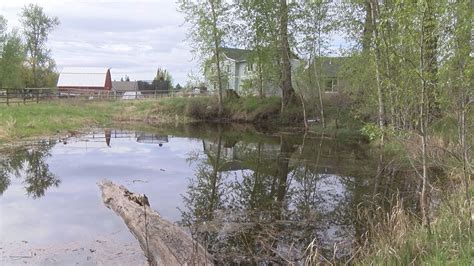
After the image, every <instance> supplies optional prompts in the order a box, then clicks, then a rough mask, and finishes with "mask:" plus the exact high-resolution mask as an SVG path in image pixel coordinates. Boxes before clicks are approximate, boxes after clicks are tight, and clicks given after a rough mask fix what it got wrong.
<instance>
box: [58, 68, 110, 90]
mask: <svg viewBox="0 0 474 266" xmlns="http://www.w3.org/2000/svg"><path fill="white" fill-rule="evenodd" d="M58 89H59V91H74V92H78V93H81V92H87V93H91V92H95V93H100V92H102V91H104V92H108V91H110V90H112V78H111V75H110V69H109V68H64V69H63V71H61V73H60V74H59V79H58Z"/></svg>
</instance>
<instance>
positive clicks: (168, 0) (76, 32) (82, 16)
mask: <svg viewBox="0 0 474 266" xmlns="http://www.w3.org/2000/svg"><path fill="white" fill-rule="evenodd" d="M28 3H35V4H38V5H39V6H42V7H43V8H44V11H45V13H46V14H47V15H49V16H56V17H58V18H59V20H60V22H61V24H60V26H59V27H58V28H57V29H56V30H55V31H54V32H53V33H52V34H51V35H50V38H49V48H50V49H51V50H52V55H53V58H54V59H55V60H56V64H57V67H58V70H59V71H61V70H62V69H63V68H64V67H110V68H112V69H111V72H112V79H116V80H119V79H120V77H122V76H125V75H128V76H129V77H130V78H131V79H132V80H151V79H153V77H154V76H155V73H156V69H157V68H158V67H162V68H165V69H167V70H168V71H169V72H170V73H171V75H172V76H173V79H174V82H175V83H181V84H182V85H183V84H184V83H185V81H186V80H187V75H188V73H190V72H191V71H193V72H194V73H197V72H198V70H199V68H198V67H197V62H194V61H192V59H193V56H192V54H191V52H190V50H191V49H190V47H189V46H188V45H187V44H186V42H185V38H186V30H187V29H186V27H185V26H182V25H183V22H184V18H183V16H182V15H181V14H180V13H179V12H178V11H177V6H176V3H175V1H174V0H36V1H33V0H30V1H26V0H0V14H1V15H3V16H4V17H5V18H6V19H7V20H8V26H9V28H10V29H11V28H13V27H18V28H19V27H20V24H19V21H18V17H19V16H18V14H19V13H20V12H21V9H22V8H23V6H24V5H26V4H28Z"/></svg>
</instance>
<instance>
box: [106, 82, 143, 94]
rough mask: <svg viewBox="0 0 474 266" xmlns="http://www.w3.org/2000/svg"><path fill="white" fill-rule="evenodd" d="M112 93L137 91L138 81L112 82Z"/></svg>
mask: <svg viewBox="0 0 474 266" xmlns="http://www.w3.org/2000/svg"><path fill="white" fill-rule="evenodd" d="M112 89H113V90H114V91H120V92H125V91H138V81H112Z"/></svg>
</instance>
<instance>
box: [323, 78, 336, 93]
mask: <svg viewBox="0 0 474 266" xmlns="http://www.w3.org/2000/svg"><path fill="white" fill-rule="evenodd" d="M336 85H337V80H336V79H335V78H330V79H327V80H326V83H325V87H324V91H326V92H334V91H336Z"/></svg>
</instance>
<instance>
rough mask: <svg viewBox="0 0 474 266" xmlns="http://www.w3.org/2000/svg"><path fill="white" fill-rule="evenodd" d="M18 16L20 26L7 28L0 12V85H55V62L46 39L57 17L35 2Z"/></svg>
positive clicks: (36, 86)
mask: <svg viewBox="0 0 474 266" xmlns="http://www.w3.org/2000/svg"><path fill="white" fill-rule="evenodd" d="M19 16H20V23H21V28H20V29H16V28H15V29H12V30H10V31H9V30H8V29H7V20H6V19H5V18H4V17H3V16H2V15H0V87H2V88H24V87H30V88H31V87H33V88H38V87H54V86H56V82H57V78H58V74H57V73H56V72H55V66H56V63H55V61H54V59H53V58H52V57H51V50H50V49H48V47H47V46H46V43H47V41H48V36H49V34H50V33H51V32H52V31H53V30H54V29H55V28H56V27H57V26H58V25H59V19H58V18H57V17H49V16H48V15H46V14H45V12H44V10H43V8H42V7H40V6H38V5H34V4H29V5H26V6H25V7H23V9H22V10H21V13H20V15H19Z"/></svg>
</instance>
